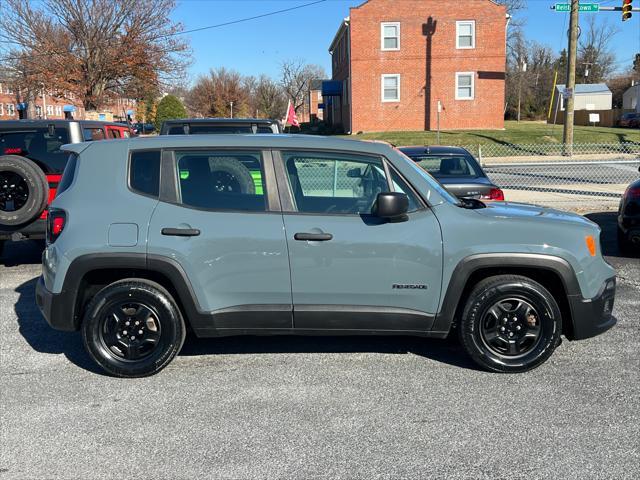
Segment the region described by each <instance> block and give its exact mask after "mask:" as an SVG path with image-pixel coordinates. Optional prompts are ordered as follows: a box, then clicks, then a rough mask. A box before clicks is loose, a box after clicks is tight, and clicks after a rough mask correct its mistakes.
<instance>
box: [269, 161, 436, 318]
mask: <svg viewBox="0 0 640 480" xmlns="http://www.w3.org/2000/svg"><path fill="white" fill-rule="evenodd" d="M276 158H277V161H276V167H277V168H280V169H281V174H280V178H286V181H282V182H281V183H283V184H284V185H279V187H280V191H281V192H283V191H285V192H287V193H289V196H288V197H284V196H283V197H282V202H283V206H285V204H287V208H286V209H287V210H289V211H285V212H284V215H283V216H284V223H285V229H286V236H287V244H288V247H289V256H290V263H291V280H292V294H293V304H294V325H295V328H296V329H311V330H315V329H321V330H327V329H329V330H331V329H340V330H342V329H349V330H406V331H416V330H417V331H426V330H429V329H430V328H431V326H432V323H433V318H434V316H435V313H436V311H437V306H438V302H439V298H440V289H441V275H442V237H441V233H440V227H439V225H438V222H437V220H436V218H435V215H434V214H433V212H432V211H431V210H430V209H429V208H428V207H427V206H425V205H424V204H423V203H422V200H420V199H419V197H418V196H417V195H416V194H415V193H414V192H412V190H411V189H410V187H409V186H408V185H407V184H406V182H404V180H403V179H402V178H401V177H400V176H399V175H398V174H397V172H395V171H394V170H393V169H392V168H389V166H387V167H386V168H385V164H384V161H383V159H382V158H380V157H376V156H360V155H353V154H343V153H336V152H326V151H317V152H310V151H300V152H295V151H283V152H279V153H277V154H276ZM389 176H391V179H389V178H388V177H389ZM385 191H400V192H404V193H407V194H408V196H409V200H410V208H409V210H410V212H409V214H408V219H407V220H406V221H403V222H396V223H390V222H388V221H384V220H381V219H379V218H378V217H376V216H374V215H372V214H371V212H372V207H373V205H374V203H375V201H376V198H377V195H378V193H381V192H385Z"/></svg>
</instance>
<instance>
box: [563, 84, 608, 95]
mask: <svg viewBox="0 0 640 480" xmlns="http://www.w3.org/2000/svg"><path fill="white" fill-rule="evenodd" d="M556 88H557V89H558V90H559V91H560V92H562V90H564V89H565V88H566V85H564V84H560V83H559V84H558V85H556ZM575 92H576V95H592V94H599V93H611V90H609V87H607V85H606V84H604V83H577V84H576V88H575Z"/></svg>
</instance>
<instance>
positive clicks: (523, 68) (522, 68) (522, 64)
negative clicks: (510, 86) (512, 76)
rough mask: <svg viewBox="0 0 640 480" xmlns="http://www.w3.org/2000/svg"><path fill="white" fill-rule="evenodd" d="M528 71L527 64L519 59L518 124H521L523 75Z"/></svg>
mask: <svg viewBox="0 0 640 480" xmlns="http://www.w3.org/2000/svg"><path fill="white" fill-rule="evenodd" d="M526 71H527V63H526V62H525V61H524V60H522V59H518V123H520V103H521V99H522V74H523V73H525V72H526Z"/></svg>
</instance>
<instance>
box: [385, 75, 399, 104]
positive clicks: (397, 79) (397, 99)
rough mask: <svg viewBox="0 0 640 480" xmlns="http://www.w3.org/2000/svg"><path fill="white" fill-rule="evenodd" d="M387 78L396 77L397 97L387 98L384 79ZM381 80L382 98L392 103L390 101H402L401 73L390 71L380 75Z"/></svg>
mask: <svg viewBox="0 0 640 480" xmlns="http://www.w3.org/2000/svg"><path fill="white" fill-rule="evenodd" d="M387 78H395V79H396V92H397V95H396V96H395V98H385V95H384V90H385V88H384V81H385V79H387ZM380 79H381V81H380V89H381V93H380V95H381V99H382V101H383V102H384V103H390V102H399V101H400V74H399V73H388V74H384V75H382V76H381V77H380Z"/></svg>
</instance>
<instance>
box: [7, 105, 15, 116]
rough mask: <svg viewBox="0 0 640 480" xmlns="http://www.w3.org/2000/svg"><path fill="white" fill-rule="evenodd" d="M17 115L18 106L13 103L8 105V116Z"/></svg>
mask: <svg viewBox="0 0 640 480" xmlns="http://www.w3.org/2000/svg"><path fill="white" fill-rule="evenodd" d="M15 114H16V106H15V105H14V104H13V103H7V115H9V116H10V117H13V116H14V115H15Z"/></svg>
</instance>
